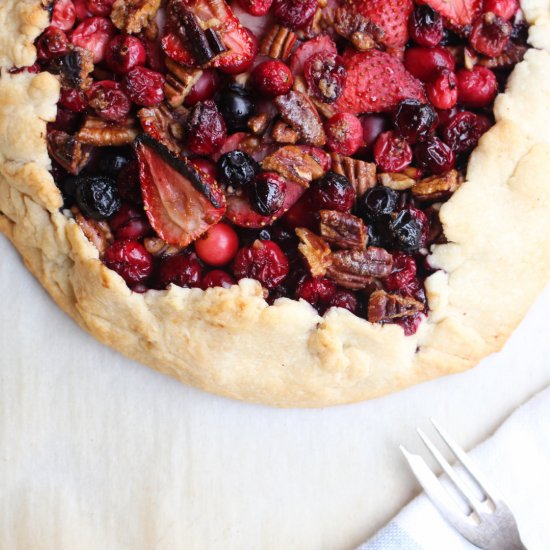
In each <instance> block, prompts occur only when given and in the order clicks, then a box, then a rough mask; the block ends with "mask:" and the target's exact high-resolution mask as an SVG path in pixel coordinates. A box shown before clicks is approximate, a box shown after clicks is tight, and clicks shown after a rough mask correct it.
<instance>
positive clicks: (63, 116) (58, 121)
mask: <svg viewBox="0 0 550 550" xmlns="http://www.w3.org/2000/svg"><path fill="white" fill-rule="evenodd" d="M80 124H81V118H80V115H79V114H78V113H77V112H75V111H70V110H69V109H64V108H62V107H58V109H57V115H56V117H55V122H50V123H49V124H48V131H50V130H61V131H62V132H66V133H67V134H74V133H75V132H76V131H77V130H78V128H79V127H80Z"/></svg>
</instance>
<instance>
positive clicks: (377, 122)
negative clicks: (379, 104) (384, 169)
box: [361, 113, 391, 149]
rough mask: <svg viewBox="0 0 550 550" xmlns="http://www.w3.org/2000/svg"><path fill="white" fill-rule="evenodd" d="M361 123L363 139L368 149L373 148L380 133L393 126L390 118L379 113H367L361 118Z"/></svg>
mask: <svg viewBox="0 0 550 550" xmlns="http://www.w3.org/2000/svg"><path fill="white" fill-rule="evenodd" d="M361 124H362V125H363V141H364V142H365V147H367V149H370V148H372V146H373V145H374V144H375V142H376V140H377V139H378V136H379V135H380V134H382V133H383V132H387V131H388V130H390V128H391V127H390V122H389V120H388V118H387V117H386V116H385V115H382V114H378V113H376V114H371V115H365V116H364V117H363V118H362V119H361Z"/></svg>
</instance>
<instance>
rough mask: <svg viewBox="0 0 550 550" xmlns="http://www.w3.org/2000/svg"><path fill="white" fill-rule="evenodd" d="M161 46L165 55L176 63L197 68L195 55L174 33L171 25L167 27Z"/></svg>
mask: <svg viewBox="0 0 550 550" xmlns="http://www.w3.org/2000/svg"><path fill="white" fill-rule="evenodd" d="M160 45H161V48H162V50H163V51H164V53H165V54H166V55H167V56H168V57H169V58H170V59H173V60H174V61H177V62H178V63H181V64H182V65H185V66H186V67H196V66H197V62H196V61H195V58H194V57H193V54H192V53H191V52H190V51H189V50H188V49H187V45H186V44H185V42H184V41H183V39H182V38H181V37H180V36H179V34H177V33H176V32H174V31H173V30H172V29H171V27H170V25H166V27H165V29H164V33H163V35H162V39H161V41H160Z"/></svg>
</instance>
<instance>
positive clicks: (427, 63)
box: [405, 46, 455, 82]
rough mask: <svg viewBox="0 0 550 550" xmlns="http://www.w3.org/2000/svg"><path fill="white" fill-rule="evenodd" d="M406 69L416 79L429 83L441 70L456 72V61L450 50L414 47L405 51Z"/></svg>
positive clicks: (436, 47)
mask: <svg viewBox="0 0 550 550" xmlns="http://www.w3.org/2000/svg"><path fill="white" fill-rule="evenodd" d="M405 67H406V68H407V70H408V71H409V72H410V73H411V74H412V75H413V76H415V77H416V78H418V79H420V80H422V81H423V82H429V81H430V80H432V79H433V78H435V77H436V76H437V74H438V72H439V70H441V69H448V70H449V71H454V68H455V59H454V57H453V55H452V54H451V52H450V51H449V50H447V49H446V48H443V47H441V46H434V47H433V48H425V47H422V46H413V47H412V48H408V49H406V50H405Z"/></svg>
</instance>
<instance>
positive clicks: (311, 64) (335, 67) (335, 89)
mask: <svg viewBox="0 0 550 550" xmlns="http://www.w3.org/2000/svg"><path fill="white" fill-rule="evenodd" d="M304 76H305V77H306V80H307V83H308V85H309V92H310V93H311V94H312V95H313V96H315V97H316V98H317V99H320V100H321V101H324V102H325V103H334V102H335V101H336V100H337V99H338V98H339V97H340V96H341V95H342V93H343V91H344V86H345V84H346V76H347V73H346V67H345V66H344V60H343V59H342V58H341V57H340V56H339V55H337V54H335V53H333V52H330V51H321V52H317V53H315V54H313V55H312V56H311V57H309V58H308V59H307V60H306V62H305V63H304Z"/></svg>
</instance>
